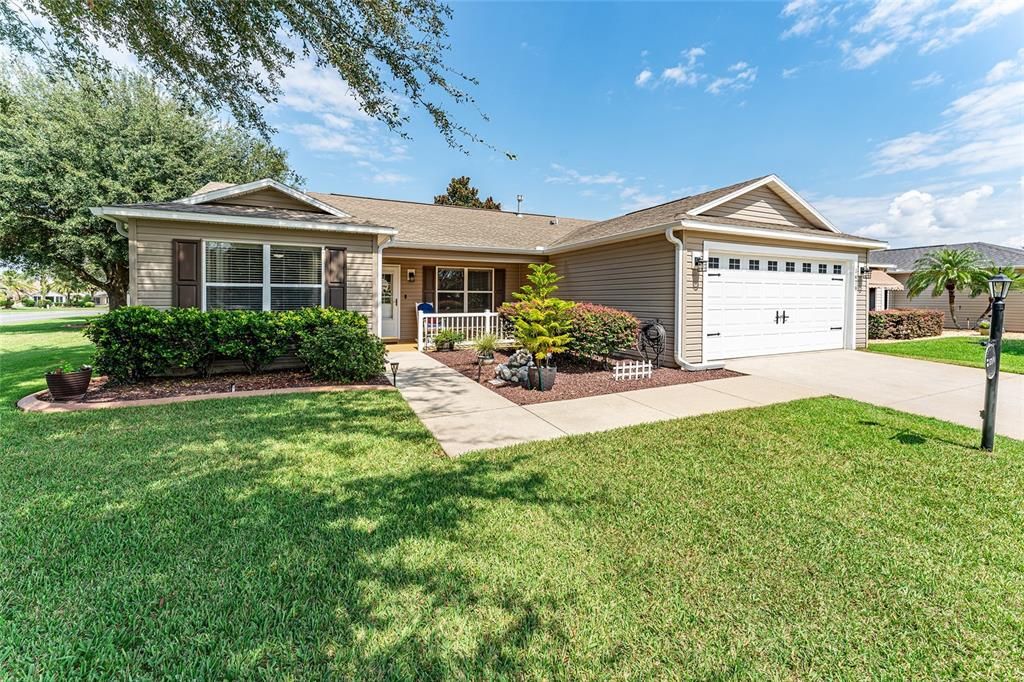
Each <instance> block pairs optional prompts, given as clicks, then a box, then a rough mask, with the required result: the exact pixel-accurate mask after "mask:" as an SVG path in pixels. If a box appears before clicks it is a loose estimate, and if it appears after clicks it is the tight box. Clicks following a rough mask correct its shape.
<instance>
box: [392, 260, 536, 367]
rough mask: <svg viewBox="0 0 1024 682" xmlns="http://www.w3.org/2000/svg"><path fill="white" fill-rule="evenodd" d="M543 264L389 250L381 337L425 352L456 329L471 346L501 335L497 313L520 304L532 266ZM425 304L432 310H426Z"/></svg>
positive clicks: (533, 261)
mask: <svg viewBox="0 0 1024 682" xmlns="http://www.w3.org/2000/svg"><path fill="white" fill-rule="evenodd" d="M542 262H544V258H543V257H542V256H522V255H509V254H490V253H472V254H470V253H461V252H451V253H445V252H425V251H417V250H411V249H403V248H393V249H385V250H384V252H383V256H382V264H381V283H380V288H379V296H380V330H379V333H380V336H381V338H383V339H384V341H385V342H387V343H388V344H402V345H405V344H415V348H417V349H420V350H423V349H424V347H425V345H429V344H430V343H431V341H432V338H433V335H434V334H436V332H438V331H440V330H442V329H456V330H457V331H460V332H461V333H463V335H464V336H465V337H466V341H472V340H474V339H476V338H478V337H479V336H481V335H483V334H486V333H499V332H500V329H499V328H498V324H499V322H498V316H497V314H496V312H495V311H497V309H498V308H499V307H500V306H501V304H502V303H504V302H506V301H512V300H514V299H513V297H512V293H513V292H515V291H518V290H519V288H520V287H521V286H522V285H523V284H525V283H526V275H527V274H528V272H529V264H530V263H542ZM421 304H427V305H429V306H430V309H429V310H420V309H419V308H420V307H421ZM424 307H425V306H424Z"/></svg>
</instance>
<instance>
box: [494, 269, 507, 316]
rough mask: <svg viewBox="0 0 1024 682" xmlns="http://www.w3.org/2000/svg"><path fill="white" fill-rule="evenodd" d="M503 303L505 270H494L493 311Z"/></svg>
mask: <svg viewBox="0 0 1024 682" xmlns="http://www.w3.org/2000/svg"><path fill="white" fill-rule="evenodd" d="M504 302H505V268H495V270H494V309H495V310H497V309H498V308H500V307H501V304H502V303H504Z"/></svg>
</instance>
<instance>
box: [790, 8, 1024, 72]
mask: <svg viewBox="0 0 1024 682" xmlns="http://www.w3.org/2000/svg"><path fill="white" fill-rule="evenodd" d="M1022 8H1024V0H955V1H953V2H943V1H941V0H872V1H871V2H867V3H855V2H850V3H820V2H817V1H816V0H794V1H793V2H790V3H789V4H787V5H786V6H785V8H784V9H783V10H782V13H781V16H782V18H783V19H785V20H787V21H788V22H791V23H790V25H789V27H788V28H787V29H786V30H785V31H783V33H782V35H781V38H783V39H786V38H792V37H794V36H811V35H813V34H816V33H819V32H824V29H826V28H828V29H833V28H836V27H837V26H839V24H840V23H842V24H843V25H844V26H846V31H847V33H846V37H845V39H844V40H839V38H842V37H843V36H842V35H838V36H835V35H826V38H827V39H830V40H836V41H837V42H838V44H839V45H840V48H841V49H842V51H843V54H844V56H845V61H844V66H846V67H847V68H852V69H863V68H867V67H868V66H871V65H872V64H875V63H877V62H879V61H880V60H882V59H884V58H885V57H887V56H889V55H890V54H892V53H893V52H895V51H896V50H897V49H899V48H900V47H903V46H916V47H917V51H918V52H919V53H920V54H929V53H932V52H937V51H939V50H944V49H946V48H948V47H950V46H952V45H955V44H957V43H959V42H960V41H961V40H963V39H964V38H966V37H968V36H971V35H974V34H975V33H978V32H980V31H983V30H985V29H987V28H989V27H991V26H994V25H996V24H997V23H999V22H1000V21H1002V20H1003V19H1005V18H1006V17H1008V16H1010V15H1012V14H1015V13H1017V12H1018V11H1020V10H1021V9H1022Z"/></svg>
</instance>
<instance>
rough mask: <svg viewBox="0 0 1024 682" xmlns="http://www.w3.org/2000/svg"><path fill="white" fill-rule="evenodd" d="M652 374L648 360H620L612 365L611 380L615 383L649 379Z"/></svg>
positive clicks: (652, 370) (652, 368)
mask: <svg viewBox="0 0 1024 682" xmlns="http://www.w3.org/2000/svg"><path fill="white" fill-rule="evenodd" d="M653 373H654V365H653V364H651V362H650V361H649V360H620V361H619V362H616V363H615V364H614V365H612V379H614V380H615V381H628V380H630V379H650V378H651V375H652V374H653Z"/></svg>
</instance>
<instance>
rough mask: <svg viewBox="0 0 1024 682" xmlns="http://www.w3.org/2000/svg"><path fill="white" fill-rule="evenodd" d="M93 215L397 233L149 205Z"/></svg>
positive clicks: (103, 210) (108, 209)
mask: <svg viewBox="0 0 1024 682" xmlns="http://www.w3.org/2000/svg"><path fill="white" fill-rule="evenodd" d="M89 211H91V212H92V214H93V215H94V216H98V217H100V218H106V219H107V220H110V221H113V222H117V220H118V219H120V218H152V219H155V220H175V221H188V222H193V223H215V224H222V225H224V224H226V225H248V226H258V227H283V228H290V229H293V230H317V231H319V232H336V233H343V234H344V233H349V234H386V235H394V234H398V230H396V229H394V228H393V227H376V226H374V225H350V224H339V223H335V224H331V223H323V222H316V221H309V220H279V219H277V218H254V217H248V216H230V215H222V214H218V213H189V212H187V211H164V210H159V209H149V208H125V207H121V206H94V207H92V208H90V209H89Z"/></svg>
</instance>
